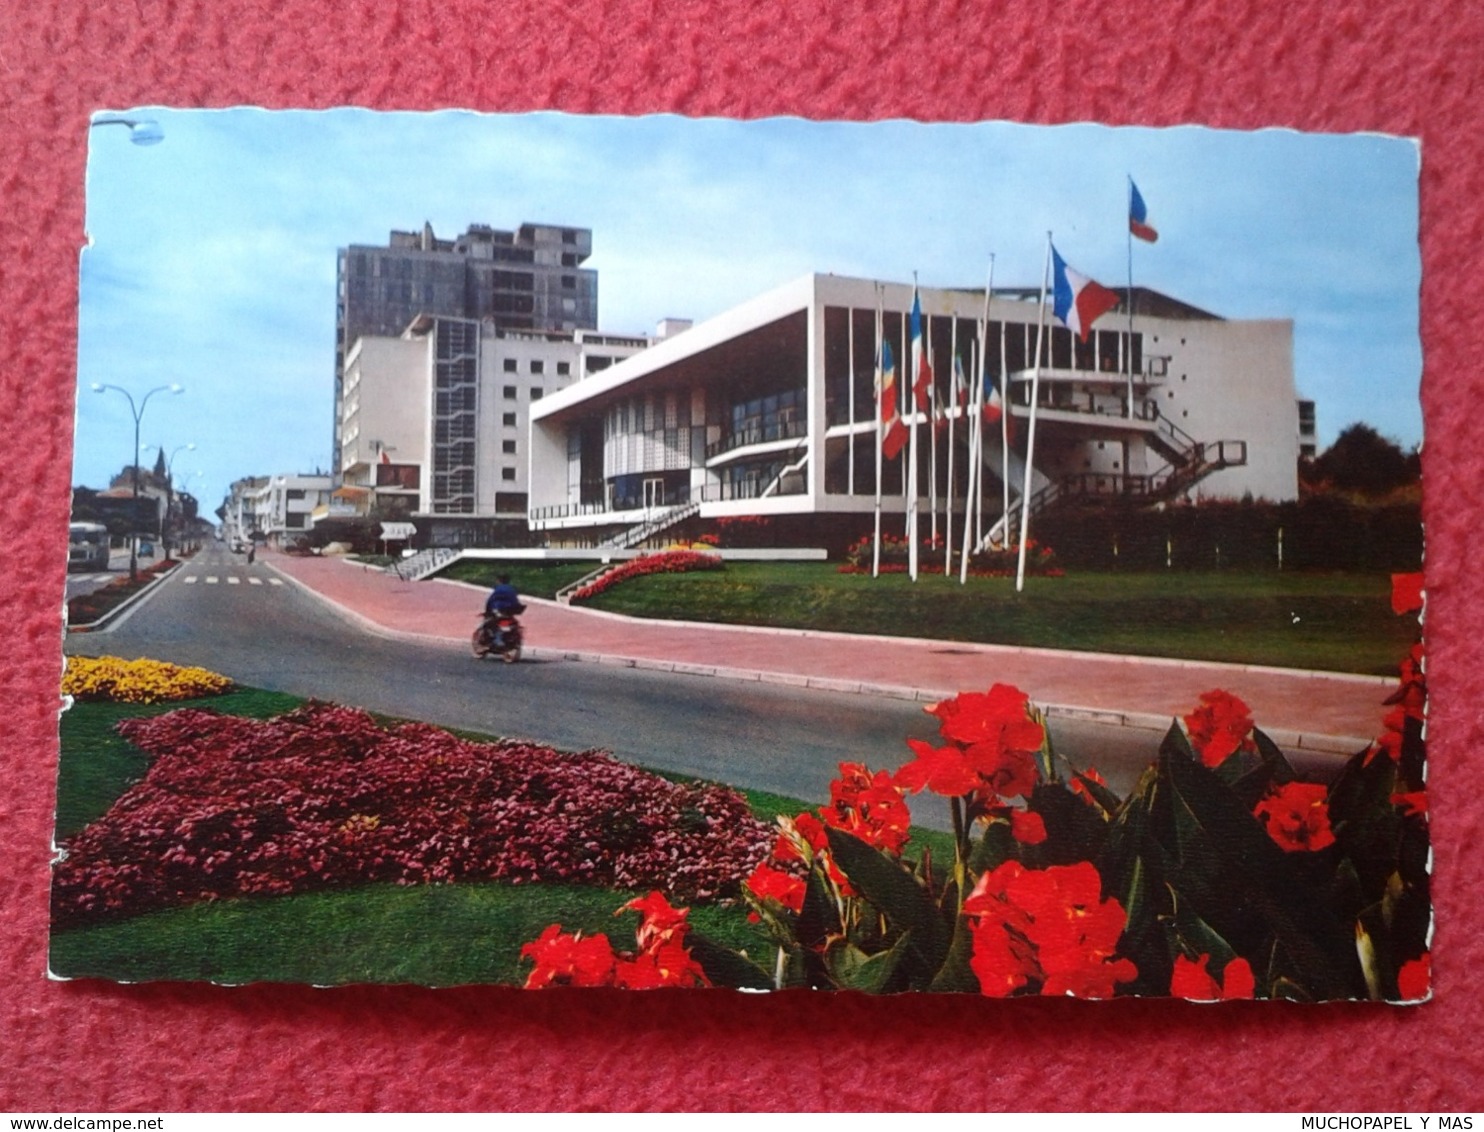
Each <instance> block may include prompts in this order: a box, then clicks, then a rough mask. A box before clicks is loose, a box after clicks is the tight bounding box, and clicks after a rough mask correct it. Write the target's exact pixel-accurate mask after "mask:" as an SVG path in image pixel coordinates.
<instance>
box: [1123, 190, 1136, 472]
mask: <svg viewBox="0 0 1484 1132" xmlns="http://www.w3.org/2000/svg"><path fill="white" fill-rule="evenodd" d="M1133 215H1134V178H1133V175H1132V174H1130V175H1129V179H1128V215H1127V216H1126V217H1125V218H1124V225H1123V226H1124V228H1126V229H1127V232H1126V233H1125V236H1126V238H1127V240H1128V297H1127V302H1128V345H1127V346H1125V347H1124V350H1123V358H1124V369H1125V371H1126V372H1127V373H1128V393H1127V395H1126V398H1125V400H1124V403H1123V415H1124V416H1125V417H1130V418H1132V417H1133V415H1134V226H1133V224H1131V223H1129V220H1130V219H1131V218H1132V217H1133ZM1124 470H1125V471H1127V470H1128V469H1127V468H1125V469H1124Z"/></svg>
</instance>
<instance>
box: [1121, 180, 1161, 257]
mask: <svg viewBox="0 0 1484 1132" xmlns="http://www.w3.org/2000/svg"><path fill="white" fill-rule="evenodd" d="M1128 189H1129V193H1128V230H1129V231H1130V232H1132V233H1133V234H1134V235H1135V236H1137V237H1139V239H1141V240H1144V241H1146V242H1147V243H1151V244H1152V243H1154V241H1155V240H1157V239H1159V233H1158V232H1156V231H1155V230H1154V229H1153V228H1151V227H1150V226H1149V210H1148V209H1147V208H1145V207H1144V198H1143V197H1142V196H1140V195H1139V186H1138V185H1136V184H1134V181H1133V178H1132V177H1130V178H1129V182H1128Z"/></svg>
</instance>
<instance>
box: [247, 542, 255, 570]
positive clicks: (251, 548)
mask: <svg viewBox="0 0 1484 1132" xmlns="http://www.w3.org/2000/svg"><path fill="white" fill-rule="evenodd" d="M257 555H258V544H257V543H255V542H250V543H248V544H247V564H248V565H249V566H251V565H252V560H253V559H254V558H256V557H257Z"/></svg>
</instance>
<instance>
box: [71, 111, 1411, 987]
mask: <svg viewBox="0 0 1484 1132" xmlns="http://www.w3.org/2000/svg"><path fill="white" fill-rule="evenodd" d="M88 147H89V160H88V185H87V233H86V244H85V248H84V252H83V255H82V261H81V309H80V332H79V351H78V387H77V388H78V392H77V431H76V447H75V461H74V475H73V483H74V488H73V504H72V523H71V528H70V534H69V547H68V578H67V598H68V630H67V634H66V639H65V651H66V654H67V669H66V674H65V677H64V687H63V691H64V692H65V693H66V694H67V696H69V697H70V703H69V708H68V710H67V711H66V712H65V713H64V715H63V718H62V721H61V761H60V770H59V781H58V800H57V820H56V832H55V846H54V849H55V863H54V872H53V890H52V918H51V940H50V970H51V973H52V975H53V977H56V978H68V979H71V978H89V979H105V980H117V981H127V982H136V981H142V980H204V981H211V982H217V983H223V984H241V983H250V982H259V981H277V982H297V983H305V984H314V985H338V984H346V983H357V982H373V983H417V984H423V985H428V986H451V985H462V984H469V983H496V984H506V985H511V986H524V987H531V988H544V987H555V986H616V987H624V988H632V989H650V988H691V989H698V988H708V987H709V988H732V989H746V990H770V989H778V988H814V989H819V990H850V991H855V992H858V993H899V992H940V993H947V992H961V993H971V994H979V995H984V996H989V997H1010V996H1031V995H1055V996H1072V997H1077V998H1085V999H1109V998H1113V997H1119V996H1149V997H1174V998H1184V999H1192V1000H1199V1001H1220V1000H1228V999H1285V1000H1294V1001H1303V1002H1317V1001H1326V1000H1375V1001H1384V1002H1391V1003H1412V1002H1419V1001H1423V1000H1426V999H1427V998H1428V997H1429V996H1430V994H1431V981H1430V958H1429V957H1430V948H1431V943H1432V939H1431V936H1432V910H1431V900H1430V896H1429V859H1430V851H1429V835H1428V821H1429V819H1428V814H1427V795H1426V786H1425V750H1424V748H1425V730H1424V722H1425V709H1426V684H1425V676H1424V669H1425V662H1424V656H1423V651H1422V643H1421V606H1422V601H1423V581H1422V573H1421V571H1422V529H1421V512H1420V502H1421V467H1420V449H1421V441H1422V436H1421V411H1420V406H1419V399H1418V391H1419V383H1420V380H1421V371H1422V360H1421V348H1420V341H1419V331H1418V293H1419V284H1420V271H1421V262H1420V255H1419V250H1418V193H1417V186H1418V162H1419V153H1418V148H1417V146H1416V144H1415V142H1413V141H1410V140H1408V139H1402V138H1393V137H1385V136H1380V135H1370V134H1356V135H1345V136H1340V135H1314V134H1301V133H1296V132H1293V131H1284V130H1263V131H1256V132H1233V131H1220V130H1213V129H1207V128H1200V127H1182V128H1178V129H1135V128H1117V129H1115V128H1108V127H1104V126H1099V125H1066V126H1055V127H1048V126H1026V125H1016V124H1012V123H1003V122H984V123H940V124H931V123H919V122H907V121H882V122H869V123H862V122H820V121H805V120H800V119H771V120H761V121H745V122H744V121H730V120H723V119H703V120H701V119H686V118H681V117H673V116H652V117H643V118H617V117H581V116H570V115H561V114H547V113H537V114H522V115H514V116H501V115H481V114H475V113H469V112H446V113H436V114H403V113H376V112H370V111H362V110H350V109H347V110H335V111H326V112H287V111H273V112H269V111H263V110H256V109H234V110H215V111H202V110H180V109H167V108H158V107H146V108H139V109H136V110H128V111H123V112H113V113H99V114H97V115H95V116H94V118H93V120H92V122H91V128H90V130H89V131H88Z"/></svg>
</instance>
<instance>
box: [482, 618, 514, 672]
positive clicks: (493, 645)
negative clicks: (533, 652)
mask: <svg viewBox="0 0 1484 1132" xmlns="http://www.w3.org/2000/svg"><path fill="white" fill-rule="evenodd" d="M521 643H522V636H521V629H520V622H519V621H517V620H516V618H515V615H514V614H513V613H481V614H480V615H479V628H477V629H475V630H474V637H473V639H472V642H471V644H472V647H473V651H474V658H475V659H476V660H482V659H484V658H485V657H487V656H489V655H490V654H491V653H495V654H496V655H498V656H499V657H500V659H501V660H503V661H504V662H505V663H506V664H514V663H515V662H516V661H517V660H519V659H520V648H521Z"/></svg>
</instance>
